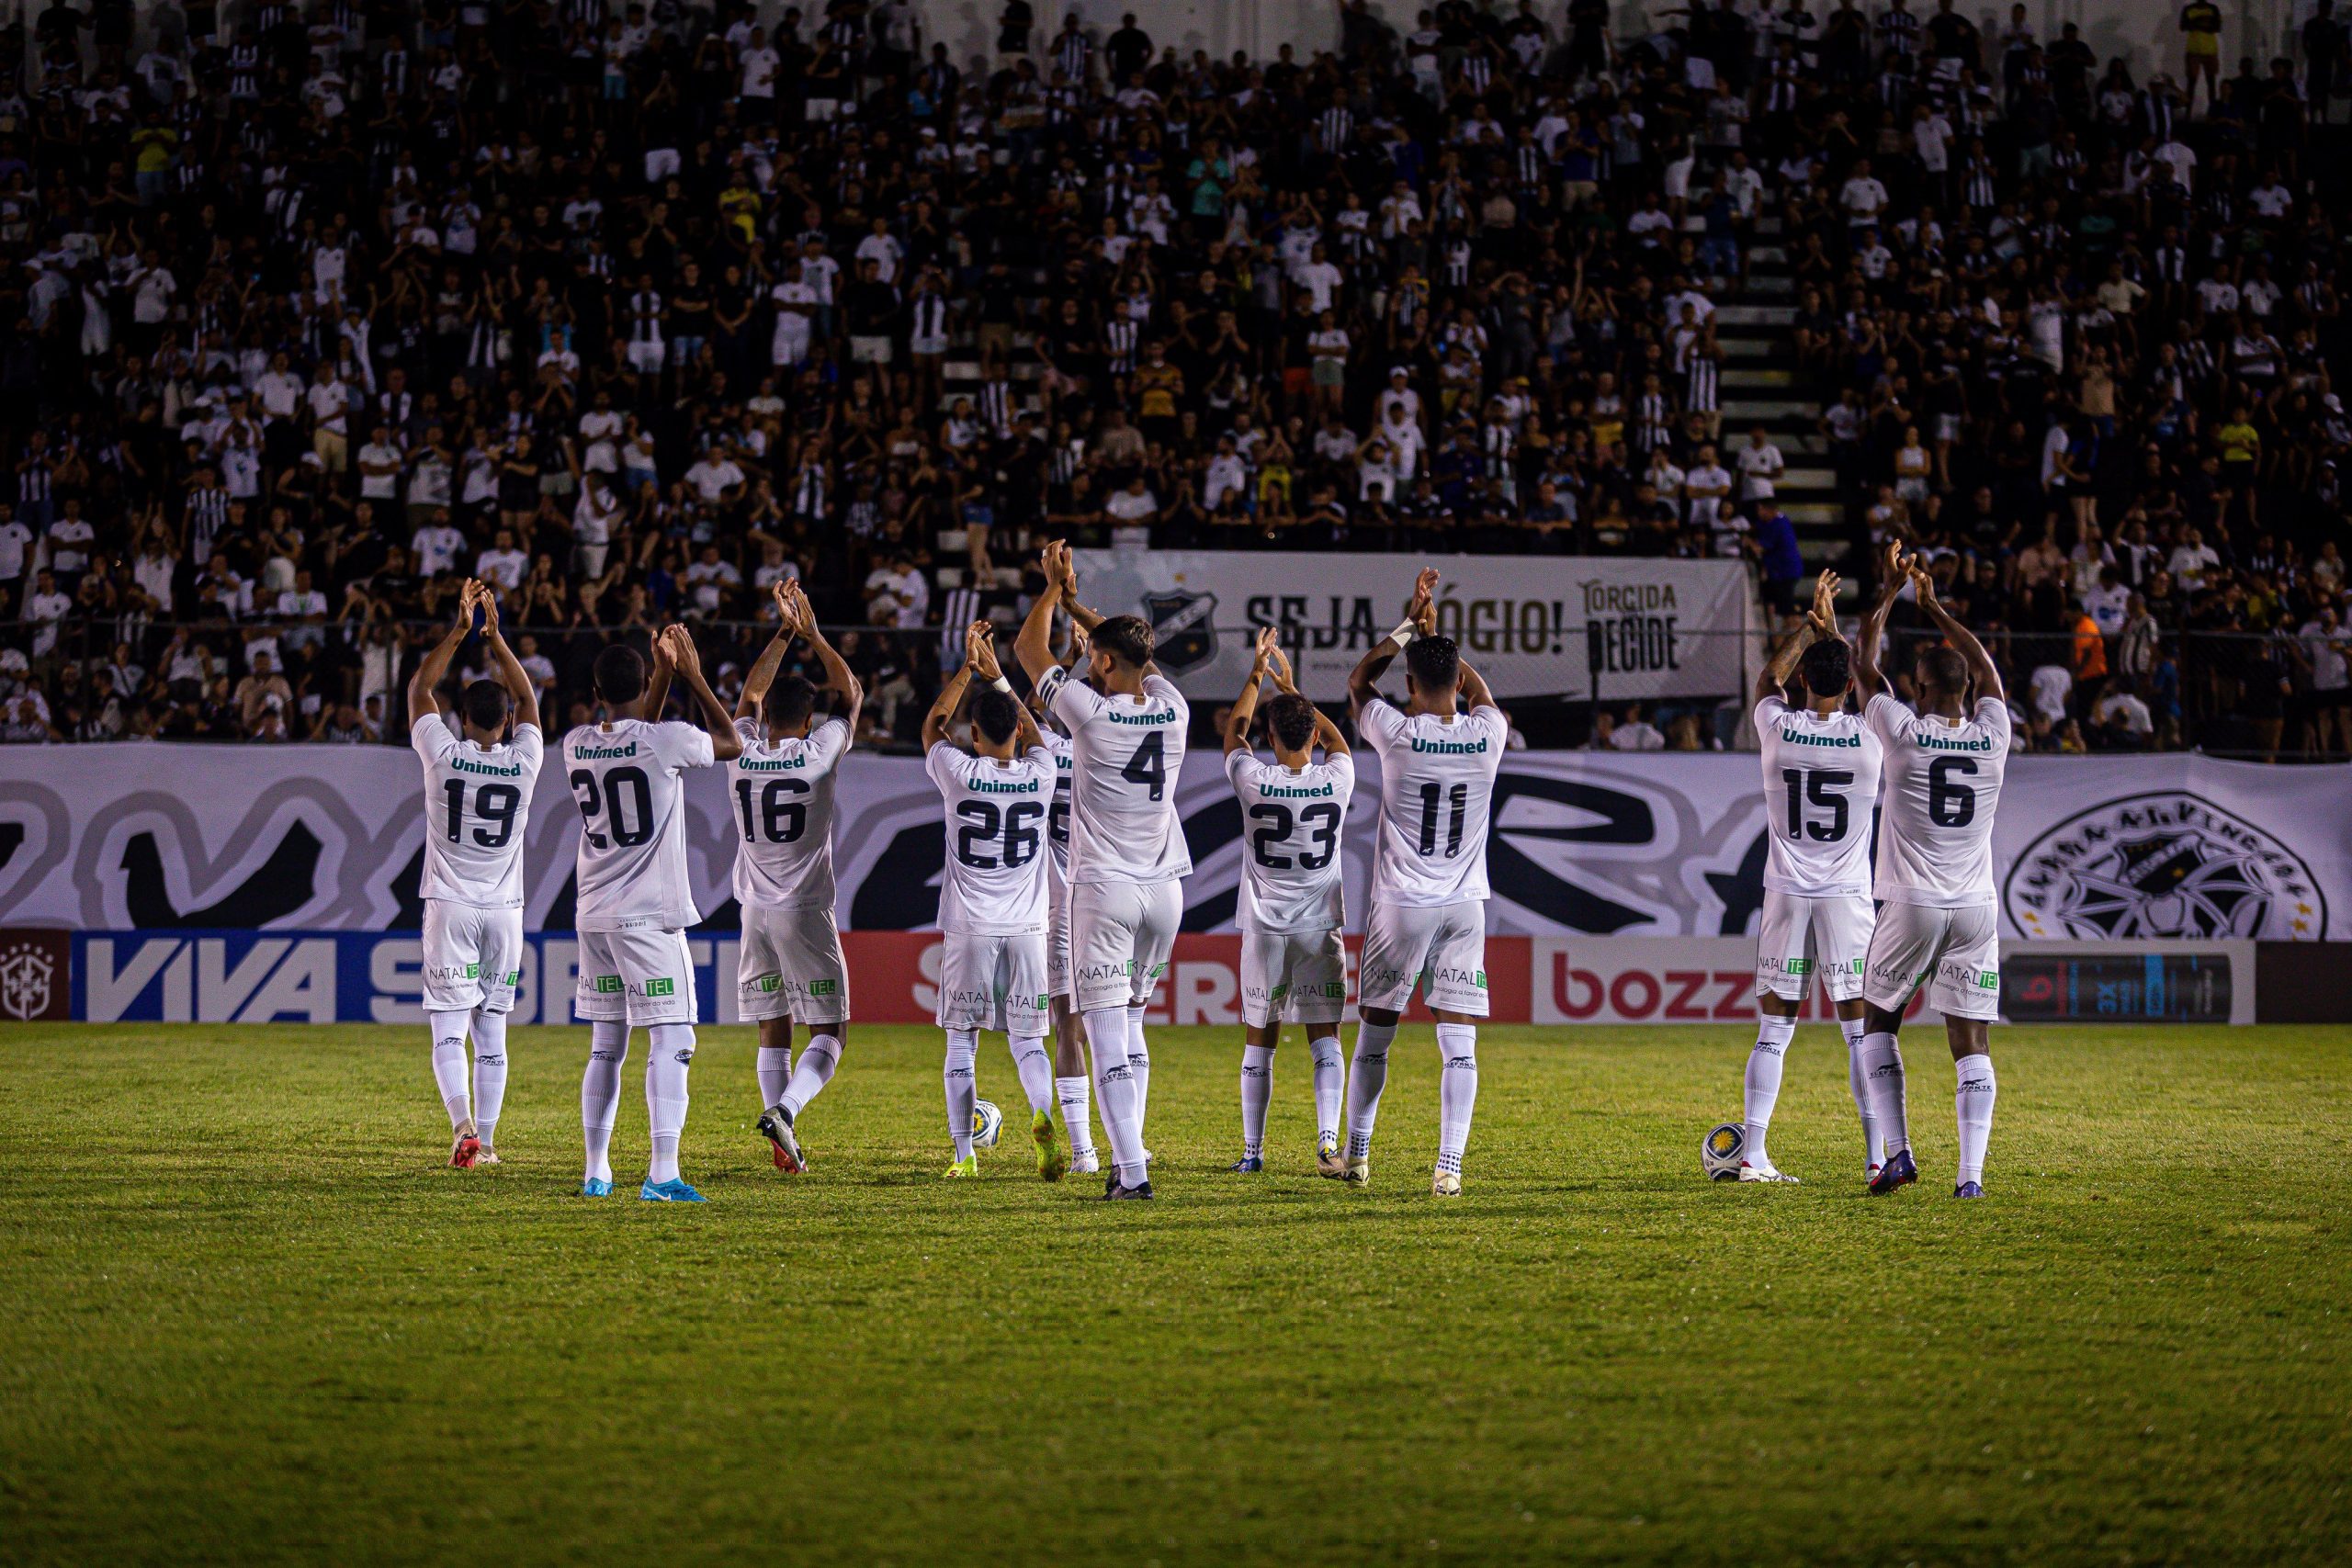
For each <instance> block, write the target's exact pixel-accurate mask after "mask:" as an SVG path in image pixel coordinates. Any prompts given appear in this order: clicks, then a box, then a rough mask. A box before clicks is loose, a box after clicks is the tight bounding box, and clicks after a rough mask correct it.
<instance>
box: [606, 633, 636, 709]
mask: <svg viewBox="0 0 2352 1568" xmlns="http://www.w3.org/2000/svg"><path fill="white" fill-rule="evenodd" d="M594 681H595V684H596V695H597V696H598V697H600V698H602V699H603V700H604V701H605V702H608V703H614V704H620V703H633V702H635V701H637V699H638V698H639V697H641V696H643V695H645V655H643V654H641V653H639V652H638V651H637V649H633V648H631V647H629V645H628V644H627V643H625V642H616V643H615V644H613V645H612V647H610V648H608V649H605V651H604V652H602V653H600V654H598V655H596V669H595V673H594Z"/></svg>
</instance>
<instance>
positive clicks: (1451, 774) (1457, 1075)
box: [1345, 568, 1510, 1198]
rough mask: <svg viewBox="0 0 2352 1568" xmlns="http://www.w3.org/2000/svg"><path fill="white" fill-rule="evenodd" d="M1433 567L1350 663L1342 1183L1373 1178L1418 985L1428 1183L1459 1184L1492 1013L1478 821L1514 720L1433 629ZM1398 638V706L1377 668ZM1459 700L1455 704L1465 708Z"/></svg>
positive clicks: (1447, 1188) (1435, 1188)
mask: <svg viewBox="0 0 2352 1568" xmlns="http://www.w3.org/2000/svg"><path fill="white" fill-rule="evenodd" d="M1437 581H1438V574H1437V571H1436V570H1435V569H1434V568H1431V569H1428V570H1423V571H1422V572H1421V574H1420V578H1419V581H1416V582H1415V583H1414V585H1413V599H1412V605H1411V608H1410V610H1409V611H1408V614H1407V616H1406V619H1405V621H1404V623H1403V624H1402V625H1400V626H1397V629H1396V630H1395V631H1393V632H1391V633H1390V634H1389V635H1388V636H1387V637H1384V638H1383V639H1382V640H1381V641H1380V642H1379V643H1378V644H1377V645H1376V646H1375V647H1374V649H1372V651H1371V652H1369V653H1367V654H1365V655H1364V656H1363V659H1362V660H1360V661H1359V662H1358V663H1357V665H1356V667H1355V669H1354V670H1353V671H1351V673H1350V674H1349V676H1348V703H1349V706H1350V707H1351V710H1352V711H1353V713H1354V714H1355V720H1356V734H1357V736H1358V737H1359V738H1360V739H1362V740H1363V743H1364V744H1365V745H1366V746H1368V747H1370V748H1371V749H1372V750H1373V753H1374V755H1375V756H1377V757H1378V758H1379V759H1380V828H1379V839H1378V841H1377V848H1376V851H1375V853H1374V858H1373V873H1372V908H1371V912H1370V916H1369V918H1368V919H1366V920H1365V922H1364V934H1363V953H1362V955H1361V957H1360V959H1359V961H1358V963H1357V965H1356V1010H1357V1012H1358V1014H1359V1015H1360V1017H1361V1020H1362V1021H1360V1022H1359V1023H1358V1024H1357V1025H1356V1049H1355V1056H1354V1059H1353V1060H1352V1062H1351V1064H1350V1066H1349V1070H1348V1151H1347V1171H1346V1177H1345V1179H1346V1180H1347V1182H1348V1185H1350V1186H1351V1187H1363V1186H1366V1185H1368V1184H1369V1183H1370V1182H1371V1180H1372V1133H1373V1122H1374V1118H1375V1117H1377V1116H1378V1114H1379V1111H1380V1091H1381V1090H1382V1089H1384V1088H1385V1087H1386V1085H1387V1082H1388V1047H1389V1043H1391V1042H1392V1041H1394V1040H1395V1039H1396V1037H1397V1020H1398V1019H1399V1018H1401V1017H1402V1016H1403V1015H1404V1011H1405V1008H1406V1006H1407V1004H1408V1003H1409V1002H1410V1001H1411V1000H1412V999H1413V989H1414V987H1415V986H1416V985H1419V986H1422V987H1425V989H1426V992H1427V995H1428V998H1429V1005H1430V1011H1431V1012H1432V1013H1434V1014H1435V1015H1436V1017H1437V1048H1438V1056H1439V1058H1440V1059H1441V1060H1442V1063H1443V1064H1444V1066H1443V1069H1442V1073H1441V1075H1440V1077H1439V1078H1438V1145H1437V1169H1436V1170H1435V1172H1434V1173H1432V1175H1431V1177H1430V1191H1431V1192H1432V1193H1434V1194H1436V1195H1437V1196H1439V1197H1441V1198H1451V1197H1453V1196H1455V1195H1457V1194H1459V1193H1460V1192H1461V1190H1462V1156H1463V1153H1464V1150H1465V1149H1466V1148H1467V1147H1468V1146H1469V1143H1470V1117H1471V1112H1472V1111H1473V1110H1474V1109H1475V1108H1476V1105H1477V1101H1478V1021H1479V1020H1480V1019H1482V1018H1484V1017H1486V1016H1487V812H1488V807H1489V806H1490V804H1491V803H1492V800H1493V796H1494V788H1495V774H1496V773H1497V772H1498V771H1499V770H1500V768H1501V766H1502V760H1503V746H1504V743H1505V741H1506V740H1507V739H1509V738H1510V719H1509V718H1507V717H1505V716H1504V715H1503V711H1502V709H1500V708H1498V707H1497V706H1496V705H1495V699H1494V696H1493V694H1491V693H1490V692H1488V691H1487V682H1485V681H1483V680H1481V679H1479V676H1478V673H1477V671H1475V670H1473V669H1471V668H1470V666H1469V665H1468V664H1466V663H1464V661H1463V660H1462V652H1461V649H1459V648H1458V647H1456V646H1455V644H1454V641H1453V638H1452V637H1440V636H1438V635H1437V632H1436V628H1437V610H1436V606H1435V604H1434V602H1433V596H1434V595H1435V593H1436V592H1437ZM1399 652H1402V653H1403V654H1404V655H1405V673H1406V678H1407V684H1408V691H1409V694H1410V695H1409V697H1408V700H1407V702H1406V705H1404V706H1403V707H1402V708H1399V707H1397V706H1396V705H1394V704H1392V703H1390V702H1389V701H1388V700H1387V699H1386V698H1385V697H1383V696H1382V695H1381V694H1379V692H1378V691H1377V690H1375V689H1374V682H1376V681H1378V680H1379V679H1380V677H1381V674H1382V673H1383V672H1384V671H1386V670H1387V668H1388V665H1389V661H1390V660H1394V659H1395V658H1396V657H1397V654H1398V653H1399ZM1465 706H1466V708H1467V710H1468V711H1466V712H1464V708H1465Z"/></svg>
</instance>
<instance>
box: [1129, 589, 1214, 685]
mask: <svg viewBox="0 0 2352 1568" xmlns="http://www.w3.org/2000/svg"><path fill="white" fill-rule="evenodd" d="M1143 613H1144V618H1145V619H1147V620H1148V621H1149V622H1150V623H1151V657H1152V661H1153V662H1154V663H1156V664H1158V665H1159V667H1160V668H1161V669H1163V670H1170V671H1176V672H1178V673H1180V674H1181V673H1182V672H1183V671H1187V670H1190V669H1193V667H1194V666H1196V665H1201V664H1205V663H1207V662H1208V661H1209V660H1212V659H1214V658H1216V620H1215V619H1214V617H1215V615H1216V594H1214V593H1187V592H1183V591H1182V589H1179V590H1177V591H1175V592H1169V593H1147V594H1145V595H1144V596H1143Z"/></svg>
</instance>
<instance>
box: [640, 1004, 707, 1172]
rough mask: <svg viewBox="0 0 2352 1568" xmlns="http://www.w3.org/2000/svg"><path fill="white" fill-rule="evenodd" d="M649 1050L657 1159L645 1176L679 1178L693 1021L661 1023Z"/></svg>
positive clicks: (648, 1097)
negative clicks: (679, 1156) (679, 1157)
mask: <svg viewBox="0 0 2352 1568" xmlns="http://www.w3.org/2000/svg"><path fill="white" fill-rule="evenodd" d="M647 1033H648V1034H649V1035H650V1036H651V1039H650V1043H648V1045H647V1046H646V1051H645V1113H646V1116H647V1118H648V1119H649V1120H650V1122H652V1124H653V1160H652V1163H651V1164H650V1166H648V1167H647V1168H646V1172H645V1179H646V1180H648V1181H653V1182H662V1181H675V1180H677V1179H678V1140H679V1139H681V1138H683V1137H684V1135H685V1131H686V1069H687V1068H688V1067H689V1066H693V1065H694V1059H695V1031H694V1025H692V1024H690V1023H657V1024H655V1025H654V1026H653V1027H652V1028H651V1029H650V1030H648V1031H647Z"/></svg>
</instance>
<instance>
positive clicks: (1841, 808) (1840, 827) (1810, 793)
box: [1781, 768, 1854, 844]
mask: <svg viewBox="0 0 2352 1568" xmlns="http://www.w3.org/2000/svg"><path fill="white" fill-rule="evenodd" d="M1853 782H1854V775H1853V774H1851V773H1829V772H1822V773H1812V772H1808V771H1807V770H1805V769H1804V768H1782V769H1781V783H1782V784H1786V785H1788V786H1789V837H1790V838H1792V839H1804V838H1811V839H1813V840H1816V841H1817V842H1820V843H1824V844H1834V843H1836V842H1838V840H1840V839H1843V838H1844V837H1845V836H1846V822H1847V808H1846V797H1845V796H1844V795H1840V794H1839V793H1838V791H1840V790H1842V789H1844V788H1845V787H1846V786H1847V785H1848V784H1852V783H1853ZM1808 801H1810V802H1812V803H1813V804H1814V805H1815V806H1817V807H1820V808H1821V809H1822V810H1824V811H1826V812H1827V813H1829V820H1828V821H1826V822H1807V821H1806V820H1805V819H1804V808H1805V803H1806V802H1808Z"/></svg>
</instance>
